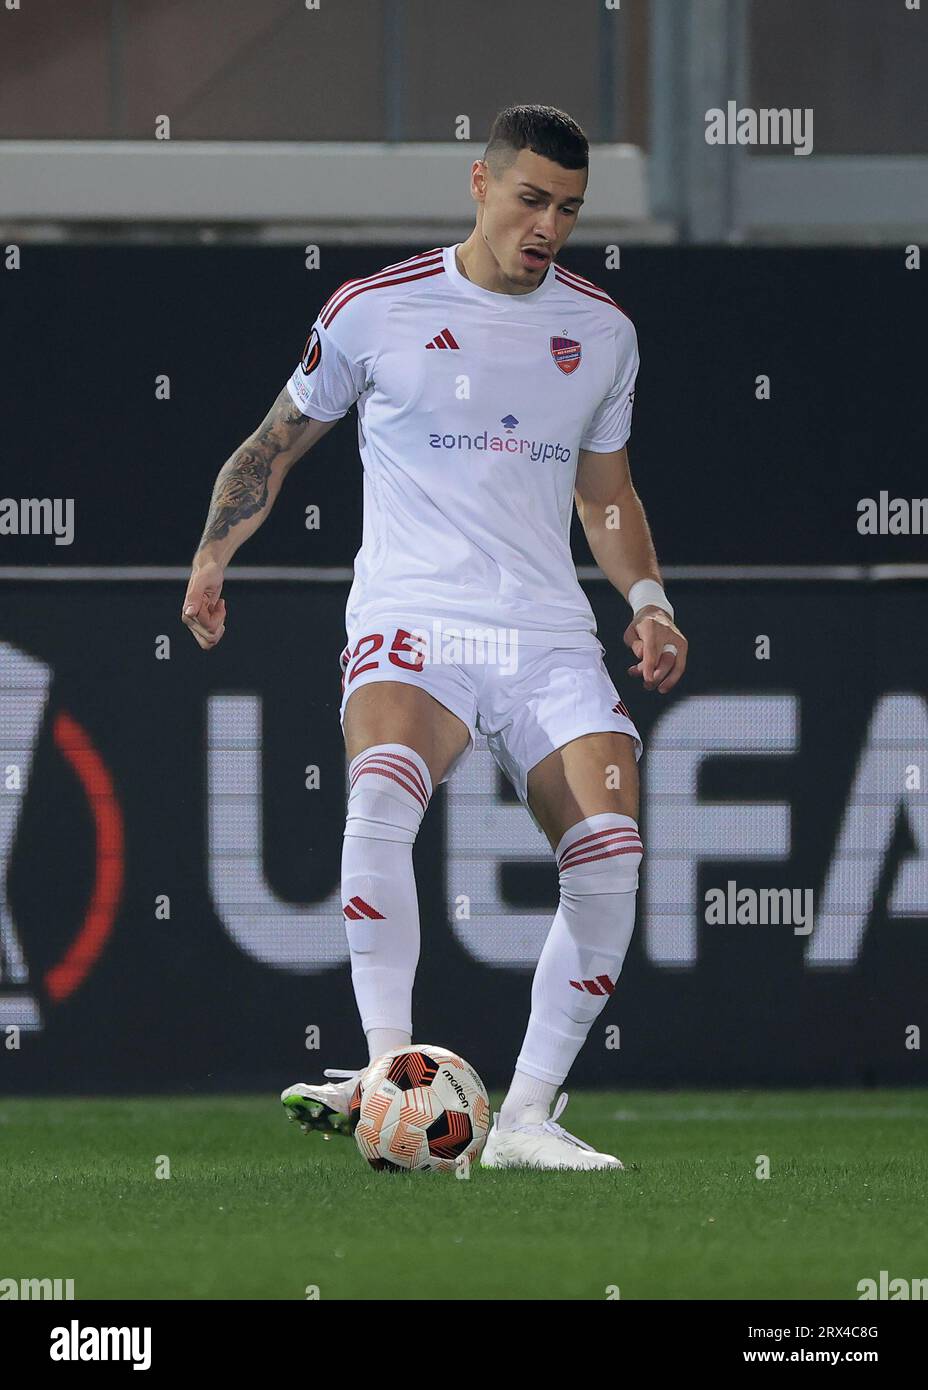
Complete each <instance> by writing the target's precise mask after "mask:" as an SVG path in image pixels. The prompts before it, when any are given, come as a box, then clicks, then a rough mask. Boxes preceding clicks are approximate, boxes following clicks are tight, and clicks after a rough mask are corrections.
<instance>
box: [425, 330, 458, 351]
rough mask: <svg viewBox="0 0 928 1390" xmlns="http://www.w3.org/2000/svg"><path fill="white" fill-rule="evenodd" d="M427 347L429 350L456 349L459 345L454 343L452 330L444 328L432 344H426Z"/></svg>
mask: <svg viewBox="0 0 928 1390" xmlns="http://www.w3.org/2000/svg"><path fill="white" fill-rule="evenodd" d="M425 346H426V347H427V348H456V347H458V344H457V343H456V342H455V341H454V337H453V335H452V332H451V329H450V328H443V329H442V330H441V332H440V333H439V334H437V335H436V337H434V338H433V339H432V341H431V342H430V343H426V345H425Z"/></svg>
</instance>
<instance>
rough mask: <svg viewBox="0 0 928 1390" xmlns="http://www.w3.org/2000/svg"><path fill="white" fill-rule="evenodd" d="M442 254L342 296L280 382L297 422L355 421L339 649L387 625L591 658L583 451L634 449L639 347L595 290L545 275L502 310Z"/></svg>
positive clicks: (503, 302)
mask: <svg viewBox="0 0 928 1390" xmlns="http://www.w3.org/2000/svg"><path fill="white" fill-rule="evenodd" d="M455 251H456V247H454V246H446V247H444V248H442V247H439V248H437V249H436V250H434V251H426V252H424V253H422V254H421V255H418V256H413V257H411V258H410V259H409V260H406V261H400V262H399V263H398V264H396V265H390V266H387V267H385V269H384V270H382V271H379V272H378V273H377V274H376V275H369V276H366V277H364V278H362V279H358V280H349V281H348V282H347V283H346V284H344V285H342V286H341V288H340V289H338V290H336V291H335V293H334V294H333V295H332V297H331V298H330V299H329V300H328V302H327V303H326V304H325V306H324V307H323V309H322V311H321V313H320V314H319V317H318V318H317V319H316V322H315V324H314V325H313V329H312V332H311V334H310V336H309V339H308V341H307V343H306V348H305V350H304V353H303V358H302V361H301V363H300V365H299V366H298V367H297V369H296V371H295V372H294V373H293V376H292V377H291V378H290V381H289V382H288V383H287V385H288V389H289V392H290V395H291V397H292V399H293V401H294V403H295V404H296V405H297V406H298V407H299V408H300V410H301V411H302V412H303V413H304V414H305V415H308V416H311V417H312V418H314V419H317V420H335V419H338V418H339V417H340V416H342V415H344V414H346V412H347V411H348V410H349V409H350V408H351V406H352V405H354V404H355V402H357V406H358V441H359V447H360V453H361V459H362V461H363V464H364V517H363V532H362V543H361V549H360V550H359V552H358V554H357V557H356V559H355V566H354V571H355V578H354V583H353V585H352V587H351V592H350V594H349V597H348V605H347V610H346V625H347V632H348V635H349V637H352V638H355V639H360V638H361V637H363V636H364V635H365V634H366V633H367V632H368V631H371V632H376V631H377V630H378V626H379V624H380V622H381V620H382V619H389V618H403V619H406V620H409V621H410V622H414V623H416V624H417V625H418V624H421V625H423V626H424V627H426V628H429V629H430V628H431V625H432V623H433V622H434V620H436V619H439V620H441V623H442V626H443V627H445V628H449V627H456V628H463V627H490V626H492V627H496V628H505V629H514V630H516V632H517V633H518V638H517V640H518V642H520V643H524V644H526V645H528V646H567V647H585V646H598V645H599V642H598V639H597V637H596V620H595V618H594V616H593V611H592V609H591V608H590V605H589V602H588V601H587V599H586V596H585V595H584V593H583V590H582V589H581V587H580V584H579V582H578V580H577V572H576V568H575V566H574V562H573V558H572V556H571V551H570V522H571V516H572V513H573V504H574V482H575V478H576V472H577V458H578V451H579V450H580V449H591V450H595V451H598V452H603V453H605V452H609V451H611V450H613V449H620V448H621V447H622V446H623V444H624V443H625V441H626V440H627V439H628V437H629V433H630V429H631V415H632V402H633V400H634V390H635V376H636V373H637V370H638V346H637V340H636V335H635V330H634V327H633V325H632V323H631V321H630V320H629V319H628V318H627V317H626V315H625V314H624V313H623V312H622V311H621V309H619V307H618V306H617V305H616V304H615V303H614V301H613V300H612V299H610V297H609V295H608V294H606V293H605V291H604V290H601V289H599V288H598V287H597V286H595V285H593V284H592V283H591V282H590V281H589V280H585V279H583V278H582V277H581V276H579V275H575V274H574V273H573V272H572V271H568V270H564V269H563V268H562V267H561V266H558V265H556V264H555V265H552V266H550V267H549V268H548V271H547V273H546V275H545V277H544V279H543V281H542V282H541V284H540V285H538V287H537V288H536V289H534V290H532V291H531V292H530V293H528V294H519V295H509V294H497V293H495V292H493V291H491V290H485V289H482V288H481V287H480V286H479V285H475V284H473V283H472V282H471V281H470V280H468V279H467V277H466V276H465V275H462V274H461V272H460V270H459V269H458V266H457V262H456V259H455Z"/></svg>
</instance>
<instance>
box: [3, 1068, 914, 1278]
mask: <svg viewBox="0 0 928 1390" xmlns="http://www.w3.org/2000/svg"><path fill="white" fill-rule="evenodd" d="M497 1103H498V1101H497ZM926 1119H928V1096H926V1094H925V1093H924V1092H921V1091H913V1090H880V1091H814V1092H810V1091H776V1092H760V1091H726V1092H686V1093H666V1092H662V1093H658V1092H645V1093H642V1092H624V1093H616V1092H608V1093H605V1092H604V1093H593V1092H586V1093H581V1092H577V1093H575V1094H573V1095H572V1096H571V1102H570V1105H569V1107H568V1110H567V1112H566V1114H565V1122H566V1124H567V1127H568V1128H569V1129H570V1130H571V1132H572V1133H575V1134H578V1135H580V1136H582V1137H583V1138H584V1139H586V1140H587V1141H588V1142H590V1143H592V1144H594V1145H595V1146H596V1147H598V1148H601V1149H605V1150H607V1151H609V1152H613V1153H617V1154H618V1155H619V1156H620V1157H621V1158H622V1159H623V1161H624V1162H625V1164H626V1171H625V1172H614V1171H613V1172H600V1173H532V1172H524V1171H519V1172H496V1171H491V1170H482V1169H480V1168H479V1166H475V1168H474V1171H473V1173H472V1175H471V1177H470V1179H469V1180H467V1181H462V1180H459V1179H456V1178H454V1177H451V1176H448V1177H446V1176H442V1175H431V1174H429V1175H422V1176H419V1175H416V1174H391V1173H375V1172H374V1171H373V1170H372V1169H370V1168H368V1166H367V1165H366V1164H365V1163H364V1162H363V1161H362V1159H361V1157H360V1155H359V1154H358V1152H357V1150H356V1148H355V1145H354V1141H353V1140H351V1139H346V1138H343V1137H341V1136H336V1137H333V1138H332V1139H329V1140H325V1139H323V1138H322V1136H321V1135H318V1134H314V1135H309V1136H306V1135H303V1134H302V1133H301V1132H300V1131H299V1129H298V1128H297V1127H296V1125H292V1124H288V1123H287V1121H286V1119H285V1117H284V1114H283V1111H282V1109H281V1107H280V1105H279V1102H278V1101H277V1099H276V1097H275V1096H262V1097H254V1096H247V1097H243V1096H232V1097H220V1098H209V1099H201V1100H198V1099H192V1098H189V1097H185V1098H183V1099H175V1100H172V1099H166V1098H157V1099H134V1100H126V1101H121V1100H95V1099H93V1100H80V1099H68V1100H58V1101H55V1100H9V1099H7V1100H4V1099H0V1278H15V1279H20V1278H56V1277H60V1278H73V1279H74V1281H75V1295H76V1297H77V1298H78V1299H81V1298H155V1299H171V1298H218V1299H255V1298H279V1299H305V1298H306V1297H307V1288H308V1287H311V1286H316V1287H317V1288H318V1291H319V1293H318V1296H319V1297H320V1298H321V1299H345V1298H349V1299H350V1298H360V1299H403V1298H439V1299H445V1298H448V1299H462V1298H463V1299H474V1298H478V1299H479V1298H492V1299H505V1298H531V1299H563V1298H574V1299H605V1298H606V1297H607V1289H609V1288H610V1287H611V1288H615V1287H617V1288H618V1290H619V1291H620V1293H619V1296H620V1297H621V1298H622V1299H636V1298H657V1299H664V1298H682V1299H694V1298H696V1299H698V1298H709V1299H737V1298H813V1299H814V1298H837V1299H851V1300H853V1299H856V1298H857V1282H858V1280H860V1279H863V1278H867V1277H872V1278H875V1279H878V1278H879V1271H880V1270H881V1269H885V1270H888V1271H889V1275H890V1277H891V1278H895V1277H898V1276H902V1277H904V1278H907V1279H913V1278H920V1277H922V1276H924V1275H925V1274H926V1273H928V1270H926V1269H925V1259H924V1254H925V1250H926V1248H928V1242H926V1233H928V1232H926V1228H928V1216H926V1212H928V1203H926V1195H928V1191H926V1189H928V1183H926V1176H928V1144H926V1133H928V1131H926ZM759 1155H767V1156H768V1158H769V1160H770V1177H769V1179H766V1180H765V1179H761V1178H758V1177H757V1176H756V1170H757V1161H758V1156H759ZM159 1156H166V1157H167V1158H168V1159H169V1160H170V1168H171V1176H170V1178H162V1179H158V1178H156V1176H155V1174H156V1166H157V1163H158V1160H159ZM611 1296H612V1297H615V1296H616V1295H615V1293H613V1294H612V1295H611Z"/></svg>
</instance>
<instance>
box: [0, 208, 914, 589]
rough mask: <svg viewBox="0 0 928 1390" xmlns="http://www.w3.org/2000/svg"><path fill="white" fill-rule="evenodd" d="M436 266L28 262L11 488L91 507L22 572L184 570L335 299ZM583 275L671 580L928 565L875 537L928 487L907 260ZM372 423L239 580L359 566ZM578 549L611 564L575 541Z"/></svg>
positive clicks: (10, 399) (659, 257)
mask: <svg viewBox="0 0 928 1390" xmlns="http://www.w3.org/2000/svg"><path fill="white" fill-rule="evenodd" d="M465 234H466V228H462V229H461V236H462V237H463V236H464V235H465ZM419 249H422V248H421V247H416V246H409V247H392V246H391V247H381V248H371V247H335V246H333V247H328V246H323V247H322V248H321V268H320V269H319V270H317V271H308V270H307V269H306V268H305V263H304V261H305V258H304V253H303V249H302V248H301V247H280V248H273V249H261V250H256V249H245V248H240V249H237V248H218V247H211V248H206V247H204V248H199V249H197V248H184V247H137V248H125V247H123V248H105V249H103V248H98V247H92V246H70V247H50V246H32V245H28V246H25V247H23V248H22V266H21V269H19V270H17V271H7V272H5V273H4V274H3V278H2V305H3V321H4V340H5V344H6V348H7V352H6V361H5V368H4V372H3V377H2V382H0V392H2V395H0V399H2V402H3V416H4V429H5V438H4V443H3V448H2V451H0V479H2V486H0V493H2V494H3V495H7V496H17V497H19V496H49V497H73V498H74V499H75V508H76V537H75V540H74V543H73V545H70V546H55V545H54V544H52V542H51V541H50V540H49V538H47V537H18V538H17V537H10V536H0V564H4V563H6V564H19V563H32V564H107V563H109V564H116V563H134V564H140V563H144V564H179V563H186V562H187V561H188V560H189V558H190V556H191V554H192V552H193V549H194V548H195V546H196V543H197V540H198V538H199V535H200V531H201V529H202V525H203V521H204V519H205V516H206V510H207V506H208V502H209V496H210V492H211V489H212V484H213V480H214V478H215V474H216V472H217V471H218V469H219V467H220V465H221V464H222V462H223V460H224V459H225V458H226V457H227V456H228V455H229V454H230V453H231V452H232V451H233V449H234V448H235V447H236V445H237V444H238V443H239V442H240V441H241V439H242V438H243V437H244V436H245V435H246V434H248V433H249V432H250V431H251V430H252V429H253V428H254V427H255V426H256V425H257V423H258V422H259V420H260V419H261V418H262V416H263V414H264V412H265V410H266V409H267V407H268V406H269V405H270V403H271V401H272V400H273V399H274V397H275V396H276V394H277V392H278V391H279V390H280V388H281V387H282V385H283V383H284V381H285V380H286V378H287V377H288V376H289V375H290V372H291V371H292V369H293V367H294V365H295V364H296V362H297V361H298V359H299V355H300V352H301V351H302V348H303V344H304V342H305V339H306V336H307V333H308V331H309V326H310V324H311V323H312V321H313V318H314V317H315V315H316V313H317V311H318V309H319V308H320V306H321V305H322V303H323V302H324V301H325V299H326V298H327V296H328V295H329V294H330V293H331V292H332V290H333V289H335V288H336V286H338V285H339V284H341V283H342V282H343V281H344V280H346V279H349V278H353V277H356V276H358V275H364V274H369V273H371V272H373V271H374V270H376V269H378V268H379V267H380V266H382V265H384V264H387V263H390V262H393V261H396V260H399V259H401V258H402V257H403V256H404V255H407V254H412V253H414V252H415V251H416V250H419ZM561 259H562V261H563V263H564V264H565V265H566V266H568V267H569V268H572V269H574V270H575V271H577V272H578V273H580V274H583V275H586V276H588V277H589V278H590V279H592V280H594V281H596V282H597V283H598V284H600V285H602V286H603V287H604V288H606V289H607V290H608V291H609V292H610V293H611V294H612V295H613V296H614V297H615V298H616V299H617V300H618V302H619V303H620V304H621V305H623V307H624V308H625V309H626V311H627V312H628V313H629V314H630V315H631V317H632V318H633V320H634V321H635V324H636V327H637V330H638V334H639V342H640V347H641V356H642V368H641V373H640V376H639V382H638V391H637V396H636V410H635V421H634V432H633V436H632V440H631V444H630V457H631V460H632V467H633V473H634V476H635V479H636V483H637V486H638V489H639V491H640V493H641V495H642V497H643V499H644V502H645V505H646V508H647V511H648V515H649V517H650V520H651V523H652V526H653V530H654V534H655V537H656V541H657V545H658V553H659V555H660V558H661V559H662V561H663V562H664V563H665V564H755V565H757V564H788V563H794V564H815V563H832V564H852V563H858V564H868V563H901V562H905V561H919V560H924V559H925V557H926V545H925V538H924V537H923V536H917V535H916V536H912V535H910V536H905V535H900V536H861V535H859V534H858V532H857V517H858V513H857V503H858V500H859V499H861V498H863V497H876V496H877V495H878V493H879V492H880V490H887V491H888V492H889V494H890V496H898V497H906V498H913V497H917V496H918V497H920V496H922V495H923V493H924V492H925V483H924V479H925V459H926V452H928V451H926V444H928V424H926V421H928V416H926V413H925V411H924V409H923V401H924V394H925V386H924V363H925V350H924V332H925V322H926V308H928V296H926V292H925V288H924V285H925V280H924V272H923V271H913V270H906V269H905V259H904V253H903V248H902V247H899V248H898V249H891V250H890V249H886V250H834V249H819V250H814V249H812V250H810V249H807V250H779V249H778V250H741V251H739V250H734V249H724V250H722V249H719V250H715V249H698V248H629V249H627V250H624V251H623V253H622V261H621V269H620V270H612V271H610V270H605V269H604V268H603V254H602V252H601V251H595V250H592V249H589V248H582V247H578V248H576V249H570V248H568V250H567V251H566V252H565V253H564V255H563V256H562V257H561ZM761 373H764V374H767V375H768V376H769V377H770V378H771V391H772V395H771V399H770V400H769V401H758V400H756V398H755V378H756V377H757V376H758V375H759V374H761ZM161 374H166V375H167V376H168V377H169V379H170V399H169V400H157V399H156V397H155V384H156V377H158V376H159V375H161ZM355 418H356V417H355V413H354V412H353V411H352V412H351V414H350V415H349V417H348V418H347V419H346V420H345V421H343V422H342V423H341V424H340V425H339V426H338V427H337V428H336V429H335V430H334V431H333V432H332V433H331V434H330V435H329V436H328V437H327V438H326V439H325V440H324V441H323V442H322V443H321V444H320V445H319V446H318V448H317V449H316V451H315V452H314V453H312V454H310V455H309V456H308V457H307V458H306V459H305V460H304V461H303V462H301V464H300V465H298V467H297V469H296V470H295V471H294V472H293V473H292V474H291V475H290V477H289V478H288V480H287V483H286V485H285V489H284V492H283V494H282V497H281V500H280V501H279V502H278V504H277V508H276V510H275V512H274V514H273V515H272V517H271V518H270V520H269V521H268V522H267V523H266V524H265V526H264V527H263V528H262V530H261V531H260V532H259V533H258V535H257V536H256V537H254V538H253V539H252V540H251V541H250V542H249V544H248V546H247V547H246V548H245V549H244V550H243V551H241V552H240V554H239V557H238V558H239V560H240V561H241V562H242V563H248V564H258V565H260V564H288V565H301V564H304V565H330V564H350V563H351V561H352V559H353V557H354V554H355V552H356V550H357V547H358V545H359V543H360V534H361V532H360V525H361V517H360V499H361V468H360V463H359V460H358V456H357V448H356V430H355V423H354V422H355ZM310 503H316V504H318V505H319V506H320V508H321V526H320V529H319V530H318V531H307V530H306V529H305V527H304V521H303V519H304V508H305V507H306V506H307V505H308V504H310ZM575 555H576V558H577V560H578V562H579V563H584V562H587V563H588V562H589V561H590V557H589V554H588V552H587V550H586V547H585V542H584V540H583V537H582V533H581V532H580V528H579V526H576V525H575Z"/></svg>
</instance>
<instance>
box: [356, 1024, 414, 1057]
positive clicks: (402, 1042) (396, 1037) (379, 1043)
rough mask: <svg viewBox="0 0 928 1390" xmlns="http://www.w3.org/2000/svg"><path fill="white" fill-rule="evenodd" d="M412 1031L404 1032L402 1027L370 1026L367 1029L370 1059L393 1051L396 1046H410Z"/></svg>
mask: <svg viewBox="0 0 928 1390" xmlns="http://www.w3.org/2000/svg"><path fill="white" fill-rule="evenodd" d="M411 1042H412V1033H404V1032H403V1030H402V1029H401V1028H369V1029H368V1031H367V1052H368V1057H369V1059H370V1061H372V1062H373V1060H374V1058H375V1057H382V1056H383V1054H384V1053H385V1052H392V1051H393V1049H394V1048H395V1047H408V1046H409V1044H410V1043H411Z"/></svg>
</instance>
